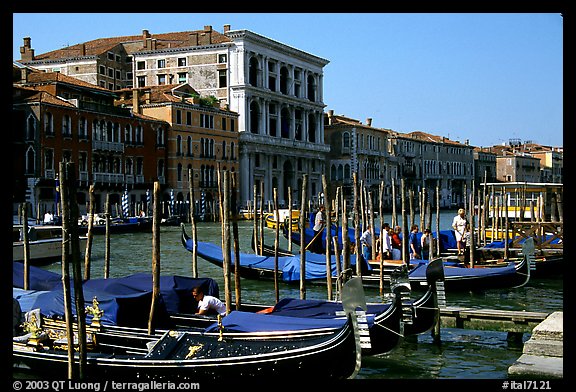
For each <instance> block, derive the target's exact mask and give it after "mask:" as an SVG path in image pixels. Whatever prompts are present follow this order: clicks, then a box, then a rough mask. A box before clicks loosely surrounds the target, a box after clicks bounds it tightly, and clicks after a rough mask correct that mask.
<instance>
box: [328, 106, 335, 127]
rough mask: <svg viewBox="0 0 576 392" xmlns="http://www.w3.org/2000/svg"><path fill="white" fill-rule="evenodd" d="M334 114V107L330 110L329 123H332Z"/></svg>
mask: <svg viewBox="0 0 576 392" xmlns="http://www.w3.org/2000/svg"><path fill="white" fill-rule="evenodd" d="M333 116H334V110H332V109H330V110H328V125H332V121H333V119H332V117H333Z"/></svg>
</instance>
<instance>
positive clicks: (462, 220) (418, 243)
mask: <svg viewBox="0 0 576 392" xmlns="http://www.w3.org/2000/svg"><path fill="white" fill-rule="evenodd" d="M452 228H453V229H454V234H455V236H456V245H457V249H458V255H463V254H464V251H465V249H466V246H467V244H468V240H469V237H470V225H469V223H468V220H467V219H466V217H465V210H464V209H463V208H460V209H459V210H458V214H457V215H456V216H455V217H454V219H453V221H452ZM315 230H316V229H315ZM419 230H420V228H419V226H418V225H415V224H414V225H412V226H411V227H410V233H409V236H408V248H409V254H410V259H411V260H414V259H416V260H428V259H429V257H430V248H431V247H430V245H431V242H432V241H437V240H436V239H435V238H434V236H433V235H432V230H431V229H430V228H426V229H424V231H423V232H422V235H421V236H419V235H418V233H419ZM401 232H402V228H401V227H400V226H395V227H394V229H392V228H391V227H390V225H389V224H388V223H384V224H383V225H382V241H381V244H382V245H381V246H382V255H383V257H384V259H388V260H389V259H392V260H400V259H402V252H401V249H402V240H401V239H400V233H401ZM360 243H361V244H362V256H363V257H364V259H365V260H371V259H372V247H373V245H374V240H373V237H372V230H371V226H370V224H367V225H366V228H365V230H364V232H363V233H362V236H361V237H360ZM435 244H436V242H435Z"/></svg>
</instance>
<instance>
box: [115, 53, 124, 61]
mask: <svg viewBox="0 0 576 392" xmlns="http://www.w3.org/2000/svg"><path fill="white" fill-rule="evenodd" d="M115 58H116V62H117V63H119V62H121V61H122V59H121V58H120V55H119V54H117V55H116V56H115Z"/></svg>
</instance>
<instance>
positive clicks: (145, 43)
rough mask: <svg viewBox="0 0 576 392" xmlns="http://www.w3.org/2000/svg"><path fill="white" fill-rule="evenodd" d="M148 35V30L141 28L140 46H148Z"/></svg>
mask: <svg viewBox="0 0 576 392" xmlns="http://www.w3.org/2000/svg"><path fill="white" fill-rule="evenodd" d="M150 37H151V36H150V33H149V32H148V30H142V48H148V39H149V38H150Z"/></svg>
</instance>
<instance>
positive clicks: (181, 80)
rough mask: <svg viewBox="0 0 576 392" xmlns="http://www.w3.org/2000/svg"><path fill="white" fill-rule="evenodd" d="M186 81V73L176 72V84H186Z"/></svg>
mask: <svg viewBox="0 0 576 392" xmlns="http://www.w3.org/2000/svg"><path fill="white" fill-rule="evenodd" d="M187 79H188V73H186V72H178V83H186V80H187Z"/></svg>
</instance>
